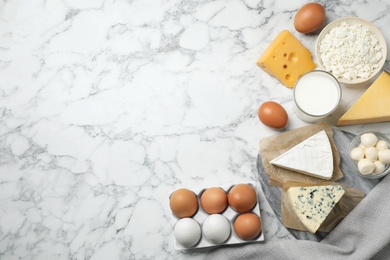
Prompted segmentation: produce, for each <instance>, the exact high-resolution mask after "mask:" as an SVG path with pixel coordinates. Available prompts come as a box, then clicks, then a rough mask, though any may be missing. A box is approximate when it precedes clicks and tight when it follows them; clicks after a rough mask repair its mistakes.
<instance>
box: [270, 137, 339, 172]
mask: <svg viewBox="0 0 390 260" xmlns="http://www.w3.org/2000/svg"><path fill="white" fill-rule="evenodd" d="M270 163H271V164H272V165H275V166H278V167H281V168H285V169H288V170H292V171H295V172H299V173H302V174H306V175H310V176H313V177H317V178H320V179H325V180H329V179H330V178H332V176H333V169H334V167H333V153H332V147H331V145H330V142H329V138H328V136H327V134H326V132H325V130H322V131H320V132H318V133H316V134H315V135H313V136H311V137H309V138H308V139H306V140H304V141H302V142H300V143H299V144H297V145H295V146H294V147H292V148H291V149H289V150H288V151H286V152H285V153H283V154H281V155H279V156H278V157H276V158H275V159H273V160H272V161H271V162H270Z"/></svg>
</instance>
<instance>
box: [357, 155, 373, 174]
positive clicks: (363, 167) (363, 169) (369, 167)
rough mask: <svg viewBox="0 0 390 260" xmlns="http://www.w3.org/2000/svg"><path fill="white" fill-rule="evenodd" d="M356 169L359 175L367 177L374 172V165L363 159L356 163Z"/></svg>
mask: <svg viewBox="0 0 390 260" xmlns="http://www.w3.org/2000/svg"><path fill="white" fill-rule="evenodd" d="M358 169H359V172H360V173H361V174H363V175H367V174H370V173H372V172H373V171H374V169H375V164H374V162H373V161H371V160H370V159H366V158H364V159H361V160H360V161H359V162H358Z"/></svg>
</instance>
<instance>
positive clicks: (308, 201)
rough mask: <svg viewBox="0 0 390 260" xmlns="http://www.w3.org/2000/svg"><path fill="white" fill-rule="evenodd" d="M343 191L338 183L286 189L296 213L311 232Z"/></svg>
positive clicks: (330, 209)
mask: <svg viewBox="0 0 390 260" xmlns="http://www.w3.org/2000/svg"><path fill="white" fill-rule="evenodd" d="M344 193H345V190H344V188H343V187H342V186H338V185H326V186H309V187H291V188H289V189H288V190H287V195H288V198H289V200H290V202H291V205H292V207H293V208H294V211H295V213H296V215H297V216H298V218H299V219H300V220H301V222H302V224H303V225H304V226H305V228H306V229H307V230H308V231H309V232H311V233H313V234H314V233H315V232H317V230H318V228H319V227H320V226H321V224H322V223H323V222H324V221H325V219H326V218H327V217H328V215H329V213H330V212H331V211H332V209H333V208H334V206H335V205H336V204H337V202H339V200H340V199H341V197H342V196H343V195H344Z"/></svg>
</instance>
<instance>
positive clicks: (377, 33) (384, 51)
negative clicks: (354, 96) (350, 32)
mask: <svg viewBox="0 0 390 260" xmlns="http://www.w3.org/2000/svg"><path fill="white" fill-rule="evenodd" d="M343 22H346V23H347V24H349V25H353V24H361V25H362V26H364V27H365V28H368V29H369V30H370V31H371V32H372V33H373V34H374V35H375V37H376V38H377V39H378V41H379V45H380V46H381V48H382V49H381V51H382V56H383V57H382V59H381V60H380V61H379V66H378V68H376V69H375V70H374V71H373V73H372V74H371V75H370V76H369V77H368V78H357V79H351V80H348V79H345V78H342V77H337V80H338V81H339V82H340V83H343V84H347V85H354V84H361V83H364V82H368V81H369V80H371V79H372V78H373V77H375V76H376V75H377V74H378V73H379V72H380V71H381V70H382V68H383V65H384V64H385V61H386V56H387V45H386V40H385V38H384V37H383V34H382V33H381V31H380V30H379V29H378V28H377V27H376V26H375V25H373V24H372V23H370V22H368V21H366V20H364V19H361V18H358V17H344V18H339V19H337V20H335V21H333V22H331V23H329V24H328V25H327V26H326V27H325V28H324V29H323V30H322V31H321V33H320V34H319V36H318V38H317V42H316V46H315V54H316V57H317V62H318V65H319V67H321V69H323V70H325V71H328V70H327V69H326V68H325V66H324V64H323V62H322V60H321V53H320V44H321V42H322V40H323V39H324V38H325V36H326V35H327V34H329V32H330V31H331V30H332V29H333V28H335V27H339V26H340V25H341V24H342V23H343ZM328 72H330V73H332V71H328Z"/></svg>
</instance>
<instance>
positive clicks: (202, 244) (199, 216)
mask: <svg viewBox="0 0 390 260" xmlns="http://www.w3.org/2000/svg"><path fill="white" fill-rule="evenodd" d="M236 184H241V183H236ZM236 184H231V185H224V186H218V187H219V188H222V189H223V190H224V191H225V192H226V194H228V192H229V190H230V189H231V188H232V187H233V186H234V185H236ZM246 184H249V185H251V186H252V187H253V188H254V189H255V191H256V199H257V202H256V205H255V206H254V207H253V208H252V210H251V211H248V212H251V213H254V214H256V215H257V216H258V217H259V218H260V221H261V223H262V230H261V232H260V234H259V235H258V236H257V237H256V238H255V239H252V240H242V239H241V238H239V237H238V236H237V235H236V234H235V231H234V226H233V225H234V220H235V219H236V218H237V217H238V216H239V215H240V214H242V213H239V212H237V211H235V210H233V209H232V208H231V207H230V206H229V205H228V206H227V207H226V209H225V210H224V211H223V212H222V213H220V214H221V215H222V216H224V217H225V218H226V219H227V220H228V221H229V223H230V236H229V238H228V239H227V240H226V241H225V242H223V243H219V244H214V243H211V242H210V241H208V240H207V238H206V237H205V236H204V235H203V229H202V224H203V222H204V220H205V219H206V218H207V217H208V216H209V215H210V214H208V213H206V212H205V211H204V210H203V209H202V206H201V204H200V196H201V195H202V193H203V192H204V191H205V190H206V189H207V188H211V187H207V188H202V189H189V190H191V191H193V192H194V193H195V194H196V196H197V198H198V211H197V212H196V213H195V215H194V216H192V217H191V218H192V219H194V220H196V221H197V222H198V223H199V225H200V227H201V230H202V234H201V238H200V240H199V242H198V243H197V244H196V245H194V246H192V247H184V246H182V245H181V244H179V243H178V242H177V241H176V239H175V236H173V239H174V247H175V250H191V249H201V248H209V247H218V246H226V245H238V244H248V243H256V242H261V241H264V225H263V221H262V218H261V214H260V205H259V196H258V192H257V189H256V185H255V184H254V183H251V182H249V183H246ZM213 187H216V186H213ZM171 194H172V193H171ZM171 216H172V218H171V219H172V230H173V228H174V227H175V224H176V222H177V221H179V220H180V218H178V217H176V216H175V215H174V214H173V213H171Z"/></svg>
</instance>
